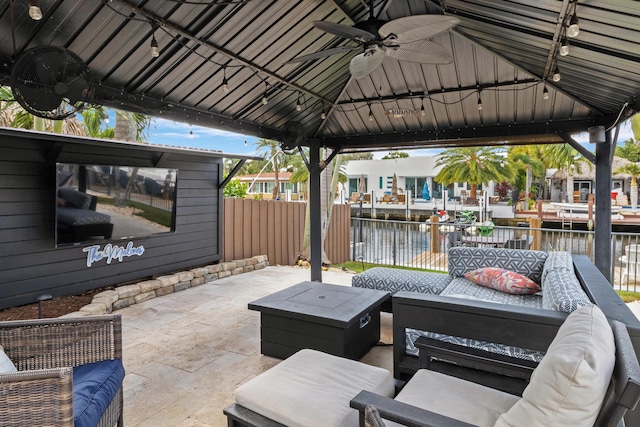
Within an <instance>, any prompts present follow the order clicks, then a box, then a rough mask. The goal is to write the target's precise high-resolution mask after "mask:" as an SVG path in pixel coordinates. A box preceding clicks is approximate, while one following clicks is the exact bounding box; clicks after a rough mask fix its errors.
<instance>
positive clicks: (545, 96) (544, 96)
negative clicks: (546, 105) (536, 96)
mask: <svg viewBox="0 0 640 427" xmlns="http://www.w3.org/2000/svg"><path fill="white" fill-rule="evenodd" d="M542 99H549V90H548V89H547V87H546V86H545V87H544V89H542Z"/></svg>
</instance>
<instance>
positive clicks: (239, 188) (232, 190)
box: [222, 179, 248, 199]
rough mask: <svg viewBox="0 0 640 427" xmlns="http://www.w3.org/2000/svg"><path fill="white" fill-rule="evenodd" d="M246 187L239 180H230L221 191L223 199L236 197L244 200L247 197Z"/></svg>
mask: <svg viewBox="0 0 640 427" xmlns="http://www.w3.org/2000/svg"><path fill="white" fill-rule="evenodd" d="M247 189H248V185H247V183H246V182H240V180H239V179H232V180H231V181H229V183H228V184H227V185H226V186H225V187H224V190H222V192H223V194H224V197H236V198H239V199H244V198H245V196H246V195H247Z"/></svg>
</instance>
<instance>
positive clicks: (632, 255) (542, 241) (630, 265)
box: [351, 218, 640, 291]
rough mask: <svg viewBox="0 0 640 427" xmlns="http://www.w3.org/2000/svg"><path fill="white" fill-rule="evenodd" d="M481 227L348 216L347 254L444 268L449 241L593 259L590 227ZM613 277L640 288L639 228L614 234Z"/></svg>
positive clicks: (387, 262)
mask: <svg viewBox="0 0 640 427" xmlns="http://www.w3.org/2000/svg"><path fill="white" fill-rule="evenodd" d="M522 225H523V226H522V227H505V226H495V225H493V226H481V225H478V224H452V223H443V224H438V225H437V226H436V225H433V226H432V225H430V224H428V223H424V222H408V221H393V220H379V219H368V218H351V232H352V235H351V259H352V260H354V261H363V262H367V263H373V264H381V265H393V266H404V267H414V268H420V269H426V270H435V271H443V272H444V271H447V256H446V253H447V251H448V249H449V248H450V247H452V246H478V247H505V248H512V249H536V250H541V251H545V252H554V251H567V252H570V253H572V254H578V255H586V256H588V257H589V258H590V259H591V261H592V262H593V261H594V255H595V250H594V248H595V244H596V242H595V239H594V232H593V231H581V230H563V229H544V228H540V229H538V228H535V229H534V228H529V226H528V223H522ZM608 244H610V245H611V257H612V259H611V279H612V282H613V284H614V286H615V287H616V288H617V289H622V290H629V291H640V283H638V284H636V280H637V281H638V282H640V233H612V234H611V241H610V242H608Z"/></svg>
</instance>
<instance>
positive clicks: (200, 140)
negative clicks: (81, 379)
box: [111, 113, 633, 159]
mask: <svg viewBox="0 0 640 427" xmlns="http://www.w3.org/2000/svg"><path fill="white" fill-rule="evenodd" d="M111 119H112V120H113V123H115V113H114V115H113V117H112V118H111ZM632 137H633V133H632V132H631V126H630V124H629V121H628V120H627V121H626V122H624V123H623V125H622V127H621V129H620V135H619V137H618V144H619V145H621V144H622V142H623V141H626V140H628V139H629V138H632ZM575 139H576V140H577V141H578V142H580V143H582V144H583V145H585V146H586V147H587V148H588V149H589V150H590V151H594V150H595V149H594V145H593V144H590V143H589V135H588V133H586V132H584V133H581V134H578V135H576V136H575ZM245 141H246V143H245ZM257 141H258V138H256V137H253V136H245V135H240V134H235V133H232V132H227V131H223V130H218V129H212V128H206V127H201V126H190V125H188V124H186V123H179V122H174V121H171V120H166V119H161V118H154V119H153V124H152V125H151V128H150V129H149V142H152V143H156V144H164V145H171V146H182V147H192V148H206V149H209V150H220V151H222V152H225V153H233V154H242V155H255V154H256V147H255V144H256V142H257ZM441 151H442V150H441V149H419V150H407V152H408V153H409V155H410V156H411V157H416V156H434V155H437V154H439V153H440V152H441ZM386 154H387V152H385V151H379V152H374V158H376V159H380V158H382V157H383V156H384V155H386Z"/></svg>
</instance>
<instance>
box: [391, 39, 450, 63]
mask: <svg viewBox="0 0 640 427" xmlns="http://www.w3.org/2000/svg"><path fill="white" fill-rule="evenodd" d="M386 52H387V55H388V56H390V57H391V58H394V59H397V60H399V61H408V62H417V63H418V64H450V63H451V62H453V57H452V56H451V53H449V51H448V50H447V49H445V48H444V47H442V46H440V45H439V44H437V43H434V42H432V41H429V40H418V41H415V42H413V43H405V44H402V45H399V46H398V47H396V48H391V47H387V50H386Z"/></svg>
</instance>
